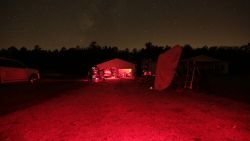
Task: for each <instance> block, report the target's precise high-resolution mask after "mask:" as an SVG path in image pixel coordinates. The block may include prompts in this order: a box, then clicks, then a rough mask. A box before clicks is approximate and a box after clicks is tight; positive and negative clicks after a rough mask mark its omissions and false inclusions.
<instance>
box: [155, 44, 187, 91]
mask: <svg viewBox="0 0 250 141" xmlns="http://www.w3.org/2000/svg"><path fill="white" fill-rule="evenodd" d="M181 52H182V48H181V47H180V46H179V45H176V46H174V47H173V48H171V49H169V50H168V51H166V52H164V53H162V54H160V56H159V57H158V61H157V65H156V75H155V83H154V85H155V89H156V90H163V89H165V88H167V87H168V86H169V85H170V84H171V82H172V80H173V78H174V75H175V70H176V67H177V65H178V62H179V59H180V56H181Z"/></svg>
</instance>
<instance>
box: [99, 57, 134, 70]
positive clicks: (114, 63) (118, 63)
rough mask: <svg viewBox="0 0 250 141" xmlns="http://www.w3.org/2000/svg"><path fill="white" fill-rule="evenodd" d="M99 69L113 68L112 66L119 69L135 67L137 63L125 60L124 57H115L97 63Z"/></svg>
mask: <svg viewBox="0 0 250 141" xmlns="http://www.w3.org/2000/svg"><path fill="white" fill-rule="evenodd" d="M96 66H97V67H98V68H99V69H106V68H112V67H116V68H119V69H130V68H131V69H135V64H133V63H130V62H127V61H124V60H122V59H119V58H115V59H112V60H109V61H106V62H103V63H100V64H98V65H96Z"/></svg>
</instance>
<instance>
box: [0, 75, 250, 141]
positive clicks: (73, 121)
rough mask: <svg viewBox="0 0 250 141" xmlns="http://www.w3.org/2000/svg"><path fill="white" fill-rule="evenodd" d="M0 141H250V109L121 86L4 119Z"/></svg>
mask: <svg viewBox="0 0 250 141" xmlns="http://www.w3.org/2000/svg"><path fill="white" fill-rule="evenodd" d="M0 140H1V141H105V140H106V141H249V140H250V105H247V104H243V103H239V102H235V101H232V100H227V99H224V98H219V97H216V96H211V95H205V94H202V93H194V92H190V91H189V92H188V91H186V92H176V91H174V90H168V91H164V92H157V91H154V90H149V89H147V88H146V87H143V86H140V85H139V84H138V83H136V82H133V81H130V80H122V81H120V80H117V81H110V82H104V83H98V84H94V85H92V86H83V87H79V88H77V89H75V90H70V91H65V92H64V94H63V95H62V96H60V97H57V98H54V99H50V100H48V101H45V102H43V103H40V104H37V105H34V106H32V107H29V108H26V109H23V110H19V111H17V112H13V113H10V114H8V115H5V116H1V117H0Z"/></svg>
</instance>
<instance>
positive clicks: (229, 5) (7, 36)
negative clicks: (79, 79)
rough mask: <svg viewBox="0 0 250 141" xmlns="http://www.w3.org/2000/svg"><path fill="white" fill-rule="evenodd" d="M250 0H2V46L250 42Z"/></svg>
mask: <svg viewBox="0 0 250 141" xmlns="http://www.w3.org/2000/svg"><path fill="white" fill-rule="evenodd" d="M249 13H250V1H249V0H2V1H1V2H0V18H1V22H0V28H1V30H0V31H1V32H0V38H1V39H0V48H8V47H10V46H16V47H18V48H20V47H23V46H25V47H27V48H29V49H31V48H33V47H34V46H35V45H37V44H38V45H39V46H40V47H41V48H43V49H60V48H61V47H63V46H64V47H66V48H71V47H76V46H77V45H79V46H81V47H84V46H88V45H89V44H90V42H92V41H96V42H97V43H98V44H99V45H101V46H105V45H107V46H117V47H118V48H120V49H125V48H129V49H132V48H143V47H144V46H145V43H146V42H149V41H150V42H152V43H153V44H156V45H162V46H165V45H170V46H172V45H174V44H181V45H184V44H190V45H191V46H193V47H202V46H204V45H207V46H213V45H218V46H221V45H227V46H235V45H236V46H239V45H243V44H247V43H249V42H250V15H249Z"/></svg>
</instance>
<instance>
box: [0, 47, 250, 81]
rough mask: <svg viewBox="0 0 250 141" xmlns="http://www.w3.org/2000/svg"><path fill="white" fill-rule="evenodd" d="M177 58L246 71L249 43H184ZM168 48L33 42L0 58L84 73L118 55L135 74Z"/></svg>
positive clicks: (44, 69) (43, 68)
mask: <svg viewBox="0 0 250 141" xmlns="http://www.w3.org/2000/svg"><path fill="white" fill-rule="evenodd" d="M182 47H183V52H182V55H181V59H185V58H189V57H194V56H198V55H207V56H209V57H214V58H216V59H220V60H223V61H226V62H228V63H229V65H230V68H229V71H230V73H232V74H234V73H238V74H249V72H250V65H249V64H250V43H248V44H246V45H242V46H233V47H230V46H211V47H208V46H204V47H201V48H193V47H192V46H191V45H188V44H186V45H184V46H182ZM170 48H171V47H170V46H168V45H166V46H158V45H154V44H153V43H152V42H147V43H146V44H145V47H144V48H141V49H136V48H134V49H131V50H129V49H128V48H127V49H119V48H118V47H115V46H100V45H98V44H97V43H96V42H91V43H90V44H89V45H88V46H87V47H80V46H76V47H72V48H66V47H62V48H61V49H54V50H45V49H42V48H41V47H40V46H39V45H35V46H34V48H33V49H27V48H26V47H21V48H19V49H18V48H16V47H15V46H12V47H9V48H7V49H1V50H0V57H6V58H12V59H17V60H20V61H22V62H24V63H25V64H26V65H27V66H29V67H33V68H36V69H39V70H40V71H41V73H42V74H43V73H63V74H74V75H81V76H85V75H86V74H87V70H88V69H89V68H90V67H92V66H95V65H96V64H98V63H101V62H104V61H107V60H110V59H113V58H120V59H124V60H127V61H130V62H132V63H135V64H137V75H140V74H141V70H142V64H143V62H144V61H145V60H149V59H150V60H152V61H153V62H156V61H157V58H158V56H159V54H161V53H162V52H164V51H166V50H168V49H170Z"/></svg>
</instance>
